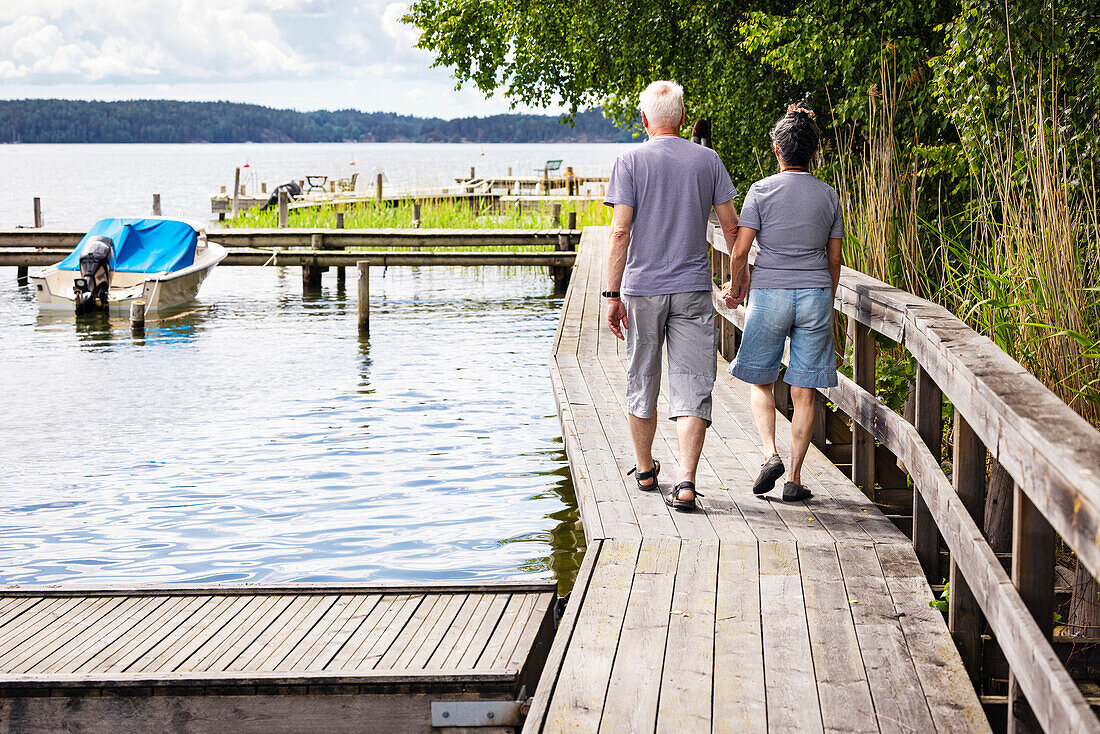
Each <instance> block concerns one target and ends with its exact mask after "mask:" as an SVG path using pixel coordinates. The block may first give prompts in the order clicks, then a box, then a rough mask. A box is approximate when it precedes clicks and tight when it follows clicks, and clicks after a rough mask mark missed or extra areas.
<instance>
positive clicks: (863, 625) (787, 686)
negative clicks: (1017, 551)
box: [524, 228, 988, 732]
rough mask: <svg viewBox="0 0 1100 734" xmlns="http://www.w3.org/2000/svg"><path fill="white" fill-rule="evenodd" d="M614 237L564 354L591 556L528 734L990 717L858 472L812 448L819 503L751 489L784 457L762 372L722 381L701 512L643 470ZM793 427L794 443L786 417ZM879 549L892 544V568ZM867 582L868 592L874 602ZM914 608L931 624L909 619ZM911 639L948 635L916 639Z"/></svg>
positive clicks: (562, 410)
mask: <svg viewBox="0 0 1100 734" xmlns="http://www.w3.org/2000/svg"><path fill="white" fill-rule="evenodd" d="M606 237H607V230H606V228H604V229H598V228H587V229H585V231H584V235H583V237H582V241H581V247H580V251H579V254H578V259H577V264H576V266H575V272H574V275H573V278H572V282H571V284H570V287H569V292H568V293H567V296H566V301H565V305H564V307H563V310H562V317H561V321H560V323H559V326H558V330H557V334H556V336H555V351H554V355H553V356H552V358H551V379H552V384H553V386H554V390H555V396H556V398H557V402H558V411H559V416H560V418H561V421H562V426H563V430H566V431H567V432H566V435H565V437H566V451H567V453H568V455H569V460H570V463H571V465H572V466H574V471H576V468H577V467H581V468H582V469H583V472H584V473H583V476H581V477H579V478H578V476H577V475H576V474H574V484H575V486H576V488H577V495H578V499H579V502H580V504H581V507H582V513H583V519H584V521H585V524H586V526H585V533H586V536H587V537H588V539H589V551H588V553H587V555H586V557H585V568H584V569H582V574H581V578H579V579H578V582H577V586H576V587H575V591H574V598H573V599H572V600H571V601H570V604H569V610H568V612H567V615H566V620H565V629H566V631H565V633H564V634H559V635H558V637H557V639H556V640H555V644H554V651H553V653H552V655H551V657H552V661H553V667H552V668H551V666H550V665H548V667H547V671H546V673H545V674H544V676H543V678H542V680H541V681H540V683H539V687H538V689H537V690H536V694H535V700H534V705H533V707H532V709H531V714H530V716H529V717H528V719H527V722H526V724H525V727H524V731H525V732H538V731H551V732H558V731H570V732H574V731H580V732H646V731H652V732H657V731H662V732H663V731H669V732H716V731H724V732H725V731H728V732H751V731H760V732H764V731H777V732H778V731H792V732H795V731H797V732H802V731H830V732H832V731H837V732H839V731H845V732H849V731H855V732H886V731H894V730H899V729H902V730H904V729H905V728H906V726H908V722H907V721H904V720H902V721H900V722H899V720H897V719H896V718H891V717H893V716H894V715H896V714H897V712H907V711H909V710H910V709H912V710H913V711H915V712H916V713H915V714H913V716H914V717H916V718H914V719H913V721H914V722H915V723H916V725H917V726H918V728H919V726H922V725H927V726H926V727H925V729H922V730H927V731H957V730H959V729H960V728H961V727H960V725H959V724H958V723H957V722H960V721H961V722H964V723H965V726H966V727H967V729H968V730H970V731H982V730H987V729H988V725H987V724H986V722H985V719H984V715H983V713H982V709H981V706H980V704H979V702H978V699H977V696H976V695H975V694H974V691H973V689H972V688H971V686H970V683H969V680H968V678H967V676H966V671H965V669H964V668H963V666H962V661H961V659H960V658H959V656H958V653H957V652H955V650H954V647H953V645H952V642H951V638H950V635H949V634H948V631H947V628H946V625H945V624H944V623H943V620H942V619H941V618H939V617H938V616H937V615H936V613H935V612H934V611H933V610H931V609H929V608H928V606H927V604H928V600H929V599H931V598H932V592H931V589H930V588H929V587H928V583H927V581H926V580H925V579H924V575H923V573H921V571H920V567H919V564H918V563H917V561H916V557H915V555H914V554H913V550H912V546H911V545H910V544H909V541H908V540H907V539H906V538H905V536H904V535H902V534H901V533H900V532H899V531H898V530H897V528H895V527H894V525H893V524H892V523H891V522H890V521H889V520H888V519H887V518H885V517H884V516H883V515H882V513H881V512H879V510H878V509H877V508H876V507H875V506H874V505H873V504H872V503H871V502H870V501H869V500H868V499H867V498H866V497H865V496H864V495H863V494H862V493H861V492H860V491H859V490H858V489H857V488H856V487H855V485H853V484H852V482H851V481H850V480H849V479H848V478H847V477H845V476H844V475H842V474H841V473H840V471H839V470H838V469H837V468H836V467H835V466H834V465H833V464H832V463H830V462H829V460H828V459H827V458H826V457H825V456H824V455H823V454H822V453H821V451H820V450H819V449H818V448H816V447H811V448H810V452H809V455H808V456H807V461H806V465H805V469H804V477H805V481H806V483H807V484H808V485H809V486H810V487H811V488H812V489H813V491H814V493H815V496H814V497H813V498H812V499H811V500H809V501H807V502H803V503H795V504H784V503H781V502H778V501H777V500H776V498H760V497H753V496H752V495H751V493H750V492H749V491H748V489H749V486H750V485H751V482H752V479H753V477H754V476H755V474H756V471H757V470H758V468H759V465H760V463H761V461H762V460H763V458H764V457H763V456H762V454H761V449H760V444H759V440H758V439H757V437H756V429H755V424H754V420H753V417H752V412H751V409H750V407H749V405H748V392H747V390H746V388H745V387H744V386H743V385H741V384H740V383H737V381H735V380H733V379H732V378H730V377H729V376H728V375H724V374H722V375H721V376H720V379H719V380H718V381H717V383H716V385H715V392H714V415H713V425H712V426H711V430H710V431H709V432H708V438H707V441H706V444H705V446H704V450H703V456H702V459H701V461H700V467H699V471H698V475H697V477H698V482H699V486H700V489H701V490H702V491H703V492H704V493H705V494H706V497H705V498H703V499H701V500H700V505H701V509H700V510H699V511H697V512H695V513H691V514H685V513H678V512H674V511H670V510H669V509H668V508H667V506H665V504H664V502H663V501H662V500H661V497H660V496H659V495H658V494H657V493H655V492H642V491H639V490H638V489H637V488H636V487H635V486H634V482H633V479H632V478H630V477H626V471H627V470H628V469H629V468H630V467H631V466H633V464H634V459H633V455H632V451H631V449H630V437H629V431H628V428H627V423H626V405H625V392H626V376H625V371H626V366H625V351H624V349H623V345H622V343H621V342H619V341H618V340H616V339H614V338H613V337H612V336H611V335H610V333H609V332H608V331H607V329H606V326H605V324H604V316H603V302H602V299H601V298H600V297H599V291H600V290H602V289H603V288H604V287H605V281H606V271H605V261H606V250H605V243H606ZM726 366H727V365H726V363H725V362H724V360H719V367H720V369H722V370H724V369H725V367H726ZM666 392H667V385H666V386H663V392H662V396H661V397H660V398H659V400H658V416H659V417H660V418H661V420H658V431H657V435H656V438H655V442H654V452H655V456H656V457H657V458H658V459H660V460H661V462H662V473H661V482H662V484H663V486H665V487H668V486H671V484H672V483H674V482H675V481H676V474H677V471H678V467H677V465H676V455H675V446H676V439H675V430H674V428H673V425H672V424H671V423H670V422H668V421H667V420H665V418H666V417H667V413H668V403H667V399H666V397H665V393H666ZM777 438H778V445H779V446H780V447H781V450H784V451H788V450H789V446H790V426H789V424H787V423H786V422H785V421H782V420H780V422H779V435H778V437H777ZM586 508H590V509H586ZM592 516H598V522H599V523H600V524H599V525H591V526H590V525H589V524H588V520H589V517H592ZM631 520H633V522H631ZM876 549H884V550H885V549H888V550H889V551H890V552H889V553H884V555H883V557H884V558H887V559H889V561H890V563H891V564H892V565H891V566H890V570H889V571H887V570H886V568H885V567H884V566H883V565H882V564H880V563H879V560H878V558H879V555H878V554H877V553H876ZM842 551H843V553H844V555H842V554H841V552H842ZM849 554H855V555H854V556H853V557H852V558H848V555H849ZM845 559H847V564H848V566H850V567H851V568H852V571H853V577H852V580H851V581H850V582H849V581H847V577H846V576H845V571H844V568H845V567H844V563H843V562H844V561H845ZM906 562H908V565H907V564H906ZM876 579H877V581H875V580H876ZM848 584H850V585H851V588H855V589H858V590H859V593H861V594H863V595H864V596H865V603H866V604H867V607H866V608H865V609H864V610H863V611H862V612H861V613H860V614H858V615H857V614H855V613H854V610H855V608H856V606H857V605H858V604H859V601H858V600H855V599H853V598H852V594H851V588H849V585H848ZM895 590H896V591H895ZM921 605H923V608H924V609H927V610H928V611H929V612H931V614H930V615H928V614H924V613H923V612H922V611H921V610H920V606H921ZM907 613H908V614H910V615H913V616H914V620H913V623H911V624H910V623H908V622H906V623H899V621H898V620H899V618H902V617H904V616H905V614H907ZM909 635H912V638H913V640H914V645H919V646H923V647H927V648H929V649H927V650H926V649H911V648H910V645H909ZM863 644H866V645H867V647H868V650H869V656H870V658H871V660H872V661H873V662H874V663H875V666H874V667H869V666H868V664H867V663H866V662H865V659H864V650H863V648H862V645H863ZM887 650H888V651H889V655H890V659H889V660H886V661H883V660H882V658H883V656H884V655H885V654H886V651H887ZM876 656H877V657H876ZM879 670H886V671H888V672H889V673H890V676H889V678H888V679H887V680H886V681H884V680H882V679H879V678H878V677H877V671H879ZM934 671H940V673H941V675H940V676H938V677H937V676H935V675H933V673H934ZM947 710H952V711H953V712H954V713H955V714H956V716H955V717H954V718H951V717H944V716H940V715H939V713H940V712H941V711H947ZM921 711H923V718H921V717H920V712H921ZM883 712H891V713H890V714H889V715H887V714H885V713H883Z"/></svg>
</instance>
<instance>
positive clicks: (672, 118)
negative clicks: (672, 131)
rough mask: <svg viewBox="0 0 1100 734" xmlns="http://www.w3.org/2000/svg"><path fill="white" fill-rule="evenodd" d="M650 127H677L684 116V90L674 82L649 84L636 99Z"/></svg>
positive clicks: (662, 81)
mask: <svg viewBox="0 0 1100 734" xmlns="http://www.w3.org/2000/svg"><path fill="white" fill-rule="evenodd" d="M638 106H639V107H640V108H641V110H642V112H644V113H645V116H646V119H647V120H649V124H650V126H651V127H652V126H654V125H658V126H668V127H678V126H679V125H680V119H681V117H682V116H683V114H684V88H683V87H681V86H680V85H679V84H677V83H676V82H671V81H664V80H661V81H655V82H651V83H650V85H649V86H648V87H646V88H645V90H644V91H643V92H642V94H641V95H640V96H639V98H638Z"/></svg>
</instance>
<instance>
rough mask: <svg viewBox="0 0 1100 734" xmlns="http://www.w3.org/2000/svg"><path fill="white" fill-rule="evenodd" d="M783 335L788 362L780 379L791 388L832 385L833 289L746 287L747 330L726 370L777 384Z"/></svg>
mask: <svg viewBox="0 0 1100 734" xmlns="http://www.w3.org/2000/svg"><path fill="white" fill-rule="evenodd" d="M787 336H790V338H791V360H790V364H789V366H788V367H787V373H786V374H785V375H784V377H783V381H784V382H786V383H787V384H788V385H791V386H793V387H835V386H836V384H837V379H836V352H835V351H834V350H833V292H832V289H831V288H753V289H752V290H750V291H749V300H748V304H747V305H746V312H745V333H744V334H743V335H742V337H741V346H740V347H738V349H737V357H736V358H735V359H734V360H733V364H731V365H730V368H729V372H730V374H731V375H733V376H734V377H736V378H737V379H739V380H741V381H743V382H748V383H751V384H753V385H767V384H770V383H772V382H775V381H776V380H777V379H778V378H779V368H780V367H781V366H782V364H783V347H784V344H785V342H786V340H787Z"/></svg>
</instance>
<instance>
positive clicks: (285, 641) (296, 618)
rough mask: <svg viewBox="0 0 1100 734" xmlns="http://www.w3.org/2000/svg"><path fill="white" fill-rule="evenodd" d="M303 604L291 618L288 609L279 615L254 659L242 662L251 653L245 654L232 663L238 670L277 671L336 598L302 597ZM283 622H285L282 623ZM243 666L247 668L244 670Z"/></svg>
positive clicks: (246, 652)
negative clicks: (278, 628) (276, 628)
mask: <svg viewBox="0 0 1100 734" xmlns="http://www.w3.org/2000/svg"><path fill="white" fill-rule="evenodd" d="M305 598H306V603H305V604H304V605H303V606H302V607H301V608H300V609H299V610H298V611H297V612H294V613H293V614H291V611H290V610H289V609H288V610H287V611H286V612H284V613H283V615H282V616H281V617H279V619H278V620H277V621H276V623H275V624H274V625H272V627H271V628H269V632H271V635H270V637H269V639H267V641H266V642H265V644H263V646H262V647H259V649H258V650H257V652H256V653H255V655H253V656H252V658H251V659H250V660H248V661H247V662H245V661H246V659H247V658H248V656H249V653H250V652H251V650H245V651H244V652H243V653H242V654H241V656H240V659H239V660H237V661H235V663H234V664H235V665H241V666H242V669H247V670H259V671H274V670H278V669H279V668H280V666H281V665H282V662H283V660H284V659H285V658H286V657H287V656H288V655H289V654H290V653H291V652H293V651H294V649H295V648H297V646H298V645H299V644H301V642H302V640H304V639H305V638H307V637H308V636H309V634H310V633H311V632H312V631H313V629H314V628H315V627H316V626H317V625H318V624H320V621H321V620H322V619H324V617H325V615H326V614H328V611H329V610H330V609H332V607H333V606H335V604H336V601H337V598H336V597H327V598H326V597H312V598H311V597H305ZM284 620H285V621H284ZM276 625H281V627H282V629H281V630H279V631H277V632H276V631H275V627H276ZM266 637H268V632H265V633H264V634H263V635H262V636H261V639H263V638H266ZM259 642H260V641H259V640H257V642H256V643H253V645H252V647H257V643H259ZM245 666H247V667H246V668H245Z"/></svg>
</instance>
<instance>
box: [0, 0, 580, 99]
mask: <svg viewBox="0 0 1100 734" xmlns="http://www.w3.org/2000/svg"><path fill="white" fill-rule="evenodd" d="M407 7H408V3H406V2H387V1H385V0H381V1H374V0H360V1H356V0H0V99H23V98H61V99H98V100H119V99H179V100H227V101H230V102H245V103H251V104H262V105H267V106H270V107H277V108H292V109H298V110H316V109H330V110H334V109H347V108H352V109H358V110H362V111H365V112H375V111H382V112H397V113H400V114H408V115H418V116H422V117H428V116H431V117H445V118H452V117H467V116H481V115H490V114H497V113H501V112H508V111H509V104H508V102H507V101H506V100H504V99H503V98H499V97H497V98H491V99H485V98H484V97H483V95H482V94H481V93H480V92H478V91H476V90H474V89H463V90H461V91H455V89H454V86H455V82H454V79H452V78H451V75H450V72H449V71H448V70H447V69H439V68H436V69H433V68H431V64H432V61H433V57H432V55H431V54H430V53H428V52H425V51H421V50H419V49H417V48H415V44H416V39H417V35H418V32H417V31H416V29H415V28H412V27H410V26H406V25H404V24H402V23H401V20H400V19H401V16H402V15H404V13H405V11H406V9H407ZM515 111H518V112H549V113H557V112H559V110H558V109H550V110H535V109H531V108H528V107H519V108H517V109H516V110H515Z"/></svg>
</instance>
